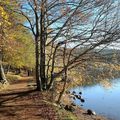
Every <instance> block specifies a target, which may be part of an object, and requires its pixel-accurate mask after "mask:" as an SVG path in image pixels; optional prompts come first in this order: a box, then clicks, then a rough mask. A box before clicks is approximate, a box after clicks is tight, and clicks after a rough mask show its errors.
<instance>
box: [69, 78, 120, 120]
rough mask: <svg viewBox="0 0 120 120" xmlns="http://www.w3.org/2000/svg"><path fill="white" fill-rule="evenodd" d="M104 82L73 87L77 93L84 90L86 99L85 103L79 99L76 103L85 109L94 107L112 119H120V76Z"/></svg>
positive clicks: (83, 94)
mask: <svg viewBox="0 0 120 120" xmlns="http://www.w3.org/2000/svg"><path fill="white" fill-rule="evenodd" d="M104 84H106V85H104ZM104 84H96V85H91V86H85V87H75V88H73V89H72V90H71V91H73V90H74V91H76V93H79V92H80V91H82V97H83V98H84V99H85V102H84V103H81V102H80V100H78V99H77V100H74V103H75V104H77V105H79V106H81V105H83V106H82V107H83V108H85V109H92V110H94V111H95V112H96V113H97V114H100V115H103V116H105V117H107V118H109V119H110V120H120V78H119V79H115V80H112V81H110V82H109V83H104Z"/></svg>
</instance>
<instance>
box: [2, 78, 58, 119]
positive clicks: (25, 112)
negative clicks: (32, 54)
mask: <svg viewBox="0 0 120 120" xmlns="http://www.w3.org/2000/svg"><path fill="white" fill-rule="evenodd" d="M28 84H29V81H28V80H24V81H23V80H19V81H18V82H17V83H14V84H12V85H10V86H9V87H8V88H7V89H6V90H4V91H2V92H0V120H58V119H59V118H58V115H57V114H56V111H55V110H54V109H53V106H51V105H48V103H46V101H45V100H44V99H45V98H44V97H43V94H40V93H37V92H36V91H34V90H32V89H31V88H29V87H28Z"/></svg>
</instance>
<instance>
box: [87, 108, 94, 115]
mask: <svg viewBox="0 0 120 120" xmlns="http://www.w3.org/2000/svg"><path fill="white" fill-rule="evenodd" d="M87 114H88V115H96V113H95V111H92V110H90V109H88V110H87Z"/></svg>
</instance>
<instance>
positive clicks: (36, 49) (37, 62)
mask: <svg viewBox="0 0 120 120" xmlns="http://www.w3.org/2000/svg"><path fill="white" fill-rule="evenodd" d="M35 41H36V44H35V47H36V48H35V53H36V71H35V72H36V84H37V88H36V89H37V90H38V91H41V80H40V72H39V70H40V69H39V48H38V37H36V38H35Z"/></svg>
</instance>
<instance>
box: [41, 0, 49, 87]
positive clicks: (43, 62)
mask: <svg viewBox="0 0 120 120" xmlns="http://www.w3.org/2000/svg"><path fill="white" fill-rule="evenodd" d="M40 26H41V34H40V78H41V83H42V89H46V87H47V81H46V76H45V42H46V29H45V0H42V3H41V20H40Z"/></svg>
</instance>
